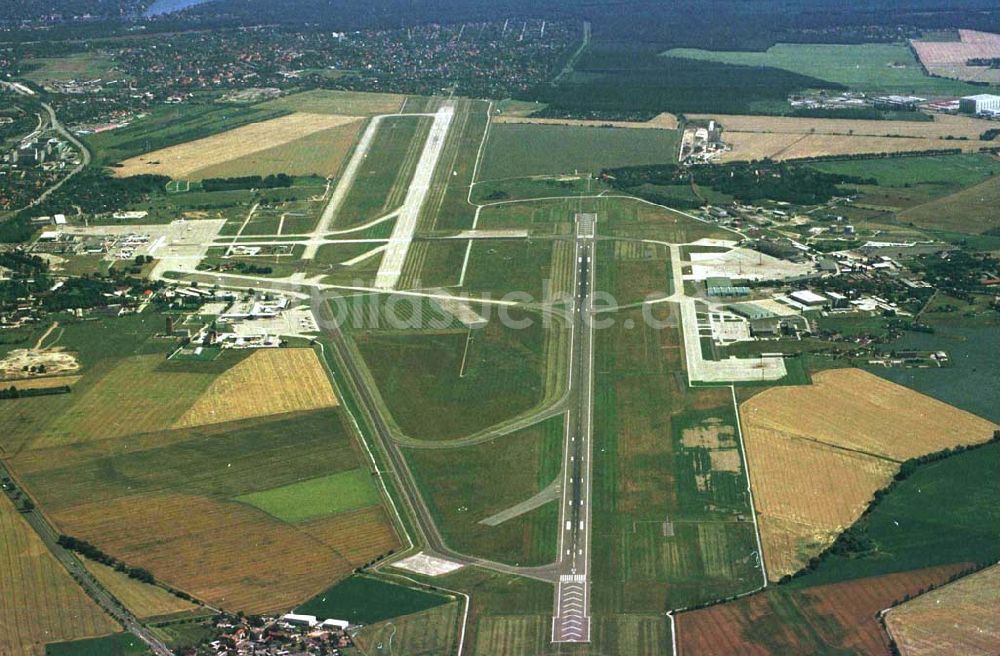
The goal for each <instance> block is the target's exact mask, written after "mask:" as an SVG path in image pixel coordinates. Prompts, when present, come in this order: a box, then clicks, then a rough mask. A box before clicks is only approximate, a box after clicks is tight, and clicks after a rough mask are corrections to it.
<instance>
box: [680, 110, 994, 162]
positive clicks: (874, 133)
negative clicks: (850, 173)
mask: <svg viewBox="0 0 1000 656" xmlns="http://www.w3.org/2000/svg"><path fill="white" fill-rule="evenodd" d="M691 118H692V119H715V120H717V121H718V122H719V123H721V124H722V126H723V129H724V131H723V141H725V142H726V143H728V144H730V145H731V146H732V150H730V151H727V152H726V153H724V154H723V155H722V161H734V160H748V159H761V158H764V157H770V158H771V159H798V158H803V157H819V156H823V155H851V154H862V153H890V152H917V151H924V150H937V149H954V148H960V149H962V150H963V151H966V152H973V151H978V150H979V149H980V148H982V147H993V146H995V145H996V144H995V143H994V142H990V141H980V139H979V135H980V134H982V133H983V132H984V131H985V130H987V129H989V128H990V121H986V120H983V119H976V118H971V117H968V116H952V115H947V114H941V115H935V116H934V120H933V121H865V120H850V119H833V118H797V117H791V116H737V115H733V116H725V115H714V114H694V115H692V116H691ZM947 137H952V138H951V139H948V138H947Z"/></svg>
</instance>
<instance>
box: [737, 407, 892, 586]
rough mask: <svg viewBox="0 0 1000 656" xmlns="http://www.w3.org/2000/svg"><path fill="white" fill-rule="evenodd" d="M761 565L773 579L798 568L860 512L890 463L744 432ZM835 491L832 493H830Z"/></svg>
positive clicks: (800, 441)
mask: <svg viewBox="0 0 1000 656" xmlns="http://www.w3.org/2000/svg"><path fill="white" fill-rule="evenodd" d="M744 434H745V444H746V455H747V465H748V466H749V468H750V479H751V483H752V485H753V490H754V502H755V504H756V506H757V513H758V519H759V525H760V534H761V542H762V543H763V544H762V546H763V548H764V562H765V563H766V564H767V573H768V575H769V576H770V578H771V579H772V580H777V579H779V578H781V577H782V576H784V575H785V574H792V573H794V572H795V571H797V570H798V569H800V568H801V567H802V566H803V565H805V563H806V562H807V561H808V560H809V558H810V557H811V556H814V555H816V553H818V552H819V551H821V550H822V549H823V548H825V547H826V546H827V545H829V544H830V543H831V542H833V540H834V538H835V537H836V535H837V533H839V532H840V531H842V530H844V529H845V528H847V527H848V526H850V525H851V524H852V523H854V521H855V520H857V519H858V517H860V516H861V513H862V512H863V511H864V509H865V506H867V505H868V502H869V501H871V498H872V494H873V493H874V492H875V490H877V489H879V488H881V487H883V486H885V485H886V484H887V483H888V482H889V480H890V479H891V478H892V476H893V474H894V473H895V471H896V465H895V463H893V462H890V461H888V460H884V459H882V458H875V457H872V456H866V455H863V454H860V453H852V452H850V451H845V450H843V449H837V448H833V447H830V446H826V445H824V444H819V443H816V442H810V441H807V440H804V439H799V438H796V437H789V436H787V435H784V434H782V433H778V432H776V431H771V430H768V429H760V428H758V427H756V426H754V427H750V426H746V427H745V433H744ZM831 491H835V492H831Z"/></svg>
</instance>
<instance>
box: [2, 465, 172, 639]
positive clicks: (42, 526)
mask: <svg viewBox="0 0 1000 656" xmlns="http://www.w3.org/2000/svg"><path fill="white" fill-rule="evenodd" d="M0 476H4V477H6V478H13V476H12V475H11V472H10V470H9V469H8V468H7V466H6V465H5V464H4V463H3V462H2V461H0ZM21 516H22V517H24V519H25V520H26V521H27V522H28V524H29V525H30V526H31V528H32V529H33V530H34V531H35V533H37V534H38V537H39V538H40V539H41V540H42V543H43V544H44V545H45V547H46V548H47V549H48V550H49V552H50V553H51V554H52V555H53V556H54V557H55V559H56V560H57V561H59V563H60V564H61V565H62V566H63V567H65V568H66V571H67V572H69V574H70V576H72V577H73V580H75V581H76V582H77V583H78V584H79V585H80V587H82V588H83V590H84V592H86V593H87V595H89V596H90V598H91V599H93V600H94V601H95V602H96V603H97V605H98V606H100V607H101V609H102V610H103V611H104V612H106V613H107V614H108V615H110V616H111V617H112V618H113V619H114V620H115V621H116V622H118V623H119V624H121V625H122V626H123V627H124V628H125V630H126V631H128V632H129V633H131V634H132V635H134V636H135V637H137V638H139V639H140V640H142V641H143V642H144V643H146V644H147V645H148V646H149V648H150V650H151V651H152V652H153V653H154V654H155V655H156V656H173V653H174V652H172V651H171V650H170V649H168V648H167V646H166V645H165V644H163V643H162V642H161V641H159V640H158V639H157V638H155V637H154V636H153V634H152V633H150V632H149V630H147V629H146V627H144V626H143V625H142V624H141V623H140V622H139V620H138V619H137V618H136V616H135V615H133V614H132V613H131V612H129V610H128V609H126V608H125V606H124V605H123V604H122V603H121V602H120V601H118V599H116V598H115V597H114V596H113V595H112V594H111V593H110V592H108V591H107V590H106V589H105V588H104V587H103V586H102V585H101V584H100V583H98V582H97V580H96V579H95V578H94V576H93V574H91V573H90V571H89V570H88V569H87V568H86V567H84V566H83V563H82V562H81V561H80V558H79V557H78V556H77V555H76V554H75V553H73V552H72V551H70V550H69V549H65V548H63V547H62V546H61V545H60V544H59V543H58V540H59V533H58V532H57V531H56V530H55V528H54V527H53V526H52V524H50V523H49V521H48V519H46V518H45V516H44V515H43V514H42V513H41V511H39V510H38V508H37V507H36V508H32V509H31V510H28V511H22V512H21Z"/></svg>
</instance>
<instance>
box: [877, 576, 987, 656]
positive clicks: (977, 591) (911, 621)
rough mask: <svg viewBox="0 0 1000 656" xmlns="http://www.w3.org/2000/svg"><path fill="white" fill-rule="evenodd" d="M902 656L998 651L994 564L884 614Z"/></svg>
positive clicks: (971, 654) (983, 655) (978, 654)
mask: <svg viewBox="0 0 1000 656" xmlns="http://www.w3.org/2000/svg"><path fill="white" fill-rule="evenodd" d="M885 622H886V626H887V627H888V628H889V632H890V633H891V634H892V637H893V639H894V640H895V641H896V645H897V646H898V647H899V650H900V652H902V654H903V656H946V655H950V654H963V655H964V656H995V655H996V654H997V653H998V652H1000V565H994V566H993V567H989V568H987V569H984V570H982V571H980V572H976V573H975V574H972V575H970V576H966V577H964V578H961V579H959V580H958V581H955V582H954V583H949V584H948V585H946V586H944V587H942V588H938V589H937V590H932V591H931V592H927V593H924V594H922V595H920V596H919V597H917V598H916V599H913V600H911V601H908V602H906V603H905V604H903V605H901V606H897V607H896V608H893V609H892V610H891V611H889V612H888V613H887V614H886V617H885Z"/></svg>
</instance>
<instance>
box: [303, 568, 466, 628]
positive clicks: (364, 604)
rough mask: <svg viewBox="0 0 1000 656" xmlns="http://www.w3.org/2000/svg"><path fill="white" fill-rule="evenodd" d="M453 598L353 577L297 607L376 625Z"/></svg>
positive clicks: (313, 612)
mask: <svg viewBox="0 0 1000 656" xmlns="http://www.w3.org/2000/svg"><path fill="white" fill-rule="evenodd" d="M452 599H453V597H452V596H450V595H445V594H442V593H435V592H427V591H424V590H418V589H416V588H410V587H406V586H402V585H399V584H397V583H389V582H388V581H384V580H382V579H376V578H373V577H370V576H364V575H361V576H352V577H350V578H349V579H346V580H345V581H342V582H340V583H338V584H337V585H335V586H333V587H332V588H329V589H327V590H324V591H323V592H321V593H319V594H318V595H316V596H315V597H313V598H312V599H310V600H309V601H307V602H306V603H304V604H302V605H301V606H299V607H297V608H296V609H295V612H296V613H303V614H306V615H315V616H316V617H322V618H326V619H328V618H336V619H341V620H348V621H350V622H351V624H374V623H376V622H380V621H382V620H386V619H389V618H392V617H398V616H403V615H410V614H412V613H417V612H420V611H423V610H427V609H429V608H434V607H437V606H442V605H444V604H447V603H448V602H450V601H452Z"/></svg>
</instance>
